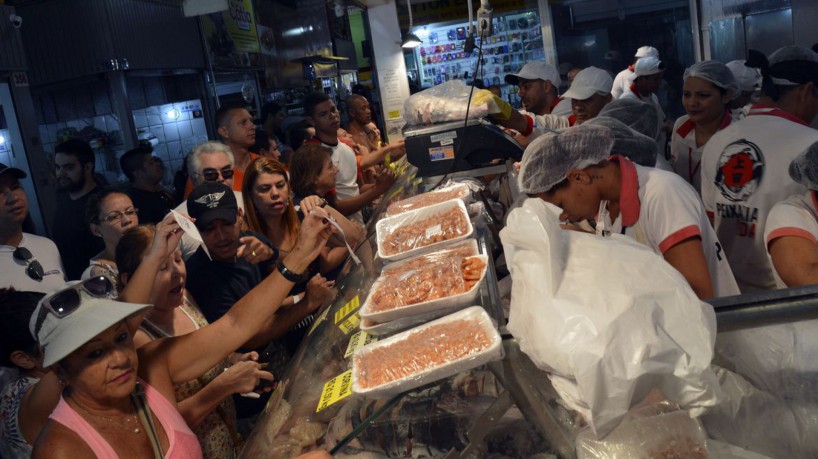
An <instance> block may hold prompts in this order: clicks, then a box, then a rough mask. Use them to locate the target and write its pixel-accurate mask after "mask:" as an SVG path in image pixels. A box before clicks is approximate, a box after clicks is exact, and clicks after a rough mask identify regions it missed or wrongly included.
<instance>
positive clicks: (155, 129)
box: [150, 126, 165, 143]
mask: <svg viewBox="0 0 818 459" xmlns="http://www.w3.org/2000/svg"><path fill="white" fill-rule="evenodd" d="M150 131H151V132H152V133H153V135H155V136H156V138H157V139H159V143H165V129H164V128H163V127H162V126H151V127H150Z"/></svg>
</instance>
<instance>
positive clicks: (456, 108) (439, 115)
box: [403, 80, 489, 126]
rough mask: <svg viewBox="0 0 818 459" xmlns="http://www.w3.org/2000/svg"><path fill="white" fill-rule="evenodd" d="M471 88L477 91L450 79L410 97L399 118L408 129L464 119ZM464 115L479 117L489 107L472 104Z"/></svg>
mask: <svg viewBox="0 0 818 459" xmlns="http://www.w3.org/2000/svg"><path fill="white" fill-rule="evenodd" d="M472 89H474V91H475V92H477V89H476V88H473V87H472V86H466V84H465V83H463V81H461V80H452V81H447V82H445V83H443V84H439V85H437V86H435V87H433V88H429V89H426V90H423V91H421V92H419V93H416V94H413V95H411V96H410V97H409V98H408V99H406V102H405V103H404V104H403V118H404V119H405V120H406V124H407V125H408V126H421V125H424V124H434V123H445V122H449V121H458V120H464V119H466V109H467V108H468V106H467V101H468V100H469V92H470V91H471V90H472ZM468 112H469V118H482V117H484V116H487V115H488V114H489V108H488V105H487V104H485V103H483V104H481V105H472V107H471V108H470V109H469V110H468Z"/></svg>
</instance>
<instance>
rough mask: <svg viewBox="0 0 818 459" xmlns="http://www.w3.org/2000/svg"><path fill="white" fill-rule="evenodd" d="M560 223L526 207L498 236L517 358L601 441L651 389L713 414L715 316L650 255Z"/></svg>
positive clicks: (548, 210)
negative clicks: (542, 374)
mask: <svg viewBox="0 0 818 459" xmlns="http://www.w3.org/2000/svg"><path fill="white" fill-rule="evenodd" d="M560 213H561V209H559V208H558V207H556V206H553V205H551V204H548V203H546V202H544V201H542V200H541V199H537V198H533V199H527V200H526V201H525V202H524V203H523V205H522V207H519V208H517V209H514V210H513V211H512V212H511V213H510V214H509V216H508V219H507V224H506V227H505V228H504V229H503V230H502V231H501V232H500V238H501V239H502V242H503V247H504V249H505V255H506V261H507V264H508V267H509V270H510V271H511V276H512V280H513V282H512V295H511V311H510V317H509V323H508V330H509V331H510V332H511V333H512V334H513V335H514V337H515V338H517V340H518V341H519V343H520V348H521V349H522V351H523V352H525V353H526V354H527V355H528V356H529V357H530V358H531V360H532V361H533V362H534V364H536V365H537V366H538V367H539V368H540V369H542V370H545V371H547V372H549V377H550V378H551V381H552V383H553V384H554V387H555V389H556V390H557V391H558V392H559V393H560V396H561V397H562V398H563V400H564V401H565V402H566V404H568V405H569V406H570V407H571V408H572V409H574V410H576V411H578V412H580V413H581V414H582V415H583V417H584V418H585V420H586V421H587V422H588V424H589V425H590V426H591V428H592V429H593V430H594V431H595V433H596V434H597V435H599V436H603V435H605V434H606V433H607V432H609V431H610V430H611V429H613V428H614V427H615V426H616V425H617V424H618V423H619V421H620V420H621V419H622V417H623V416H624V415H625V413H627V411H628V410H629V409H630V408H631V407H632V406H633V405H634V404H636V403H638V402H640V401H642V400H643V399H644V398H645V396H646V395H647V394H648V393H649V392H651V391H652V390H654V389H658V390H659V391H661V393H662V394H663V395H664V396H665V397H666V398H667V399H668V400H670V401H672V402H675V403H678V404H679V405H680V406H682V407H683V408H684V409H687V410H690V412H691V413H692V414H693V415H699V414H700V413H701V412H702V411H703V410H704V409H705V408H706V407H709V406H713V405H715V404H716V403H717V402H718V401H719V398H720V395H721V392H720V390H719V387H718V383H717V381H716V378H715V375H714V374H713V372H712V371H711V369H710V363H711V360H712V358H713V343H714V340H715V329H716V321H715V314H714V313H713V308H712V307H711V306H710V305H707V304H704V303H702V302H701V301H700V300H699V299H698V298H697V297H696V295H695V293H693V291H692V290H691V289H690V286H689V285H688V284H687V282H686V281H685V280H684V278H683V277H682V276H681V274H679V272H678V271H676V270H675V269H674V268H673V267H672V266H670V265H669V264H668V263H667V262H666V261H664V260H663V259H662V258H661V257H660V256H659V255H656V254H655V253H653V251H652V250H650V249H649V248H647V247H645V246H644V245H642V244H639V243H638V242H636V241H634V240H632V239H629V238H627V237H625V236H621V235H617V234H614V235H612V236H609V237H599V236H596V235H592V234H587V233H581V232H577V231H566V230H563V229H562V228H561V227H560V222H559V214H560Z"/></svg>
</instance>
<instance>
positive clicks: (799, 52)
mask: <svg viewBox="0 0 818 459" xmlns="http://www.w3.org/2000/svg"><path fill="white" fill-rule="evenodd" d="M767 60H768V61H769V62H770V65H774V64H777V63H779V62H786V61H813V62H816V61H818V55H816V54H815V52H814V51H813V50H811V49H809V48H805V47H803V46H784V47H783V48H778V49H777V50H775V51H773V53H772V54H770V56H769V57H768V58H767Z"/></svg>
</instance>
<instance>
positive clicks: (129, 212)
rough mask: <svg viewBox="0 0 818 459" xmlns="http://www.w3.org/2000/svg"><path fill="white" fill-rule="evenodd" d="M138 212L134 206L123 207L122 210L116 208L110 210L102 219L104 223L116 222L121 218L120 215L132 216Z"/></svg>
mask: <svg viewBox="0 0 818 459" xmlns="http://www.w3.org/2000/svg"><path fill="white" fill-rule="evenodd" d="M137 213H139V209H137V208H135V207H131V208H130V209H125V211H124V212H119V211H117V210H115V211H113V212H111V213H110V214H108V215H106V216H105V218H103V219H102V221H104V222H105V223H116V222H118V221H120V220H122V217H125V216H128V217H133V216H134V215H136V214H137Z"/></svg>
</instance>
